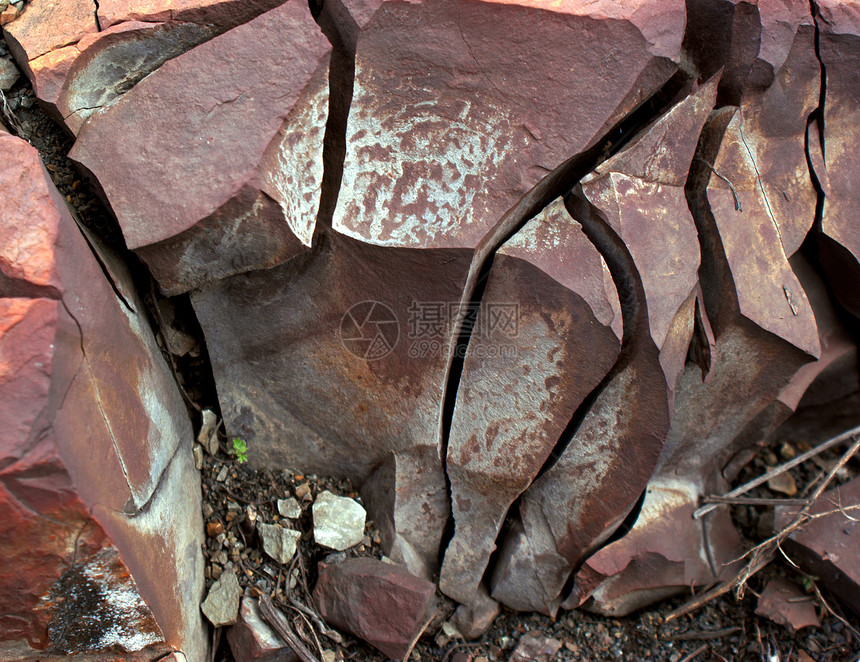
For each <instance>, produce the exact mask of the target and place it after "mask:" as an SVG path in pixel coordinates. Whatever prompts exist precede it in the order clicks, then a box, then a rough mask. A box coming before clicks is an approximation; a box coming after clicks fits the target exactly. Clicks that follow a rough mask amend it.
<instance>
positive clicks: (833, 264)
mask: <svg viewBox="0 0 860 662" xmlns="http://www.w3.org/2000/svg"><path fill="white" fill-rule="evenodd" d="M809 6H810V12H811V14H812V19H813V23H814V24H815V42H814V43H815V57H816V58H817V59H818V64H819V66H820V68H821V86H820V91H819V96H818V107H817V108H815V109H814V110H813V111H812V112H811V113H810V114H809V117H808V118H807V121H806V136H805V140H804V151H805V154H806V167H807V169H808V170H809V178H810V180H811V181H812V186H813V187H814V188H815V193H816V200H815V219H814V222H813V224H812V228H811V229H810V231H809V232H808V233H807V235H806V238H805V239H804V242H803V244H802V245H801V247H800V253H801V254H802V255H803V256H804V257H806V259H807V260H809V262H810V264H812V265H813V266H814V267H815V271H816V272H817V273H819V274H828V273H835V274H845V273H850V271H851V270H852V269H853V268H854V264H855V263H856V260H855V259H854V256H853V255H852V254H851V252H850V251H848V250H847V249H846V248H845V247H844V246H842V245H841V244H839V243H838V242H836V241H834V240H833V239H831V238H830V237H828V236H827V235H825V234H824V232H823V225H822V224H823V219H824V203H825V199H826V194H825V192H824V186H823V185H822V182H821V177H820V176H819V173H818V172H816V169H815V163H814V160H813V157H812V145H811V144H810V140H813V139H815V138H817V139H818V145H817V147H818V149H820V156H821V160H822V163H820V164H819V167H821V168H823V169H824V171H823V172H822V175H824V176H826V167H827V165H826V163H827V162H826V160H825V159H826V145H825V140H824V128H825V117H824V109H825V103H826V99H827V67H826V66H825V64H824V60H823V59H822V58H821V26H820V24H819V21H823V20H824V18H823V17H822V16H821V12H820V9H819V7H818V3H817V2H815V0H810V3H809ZM814 129H815V130H814ZM822 248H826V251H827V256H828V257H827V264H825V262H824V260H822V258H821V249H822ZM843 282H844V279H842V278H824V286H825V289H826V290H827V295H828V299H829V301H830V304H831V306H833V309H834V310H835V311H836V314H837V316H838V317H839V320H840V322H841V323H842V324H843V326H844V327H845V328H846V329H847V330H848V332H849V333H850V334H851V335H852V337H854V338H860V320H858V319H857V318H856V317H854V316H853V315H852V314H851V313H849V312H848V311H847V310H846V309H845V307H844V306H843V305H842V303H841V301H840V297H839V296H837V292H836V288H839V287H840V286H841V287H844V286H843V285H842V283H843ZM847 287H848V288H851V287H853V284H852V283H849V284H848V286H847ZM849 298H850V297H849Z"/></svg>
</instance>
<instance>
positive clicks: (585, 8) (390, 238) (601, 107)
mask: <svg viewBox="0 0 860 662" xmlns="http://www.w3.org/2000/svg"><path fill="white" fill-rule="evenodd" d="M646 6H647V11H645V10H644V8H645V7H646ZM683 25H684V5H683V3H681V2H676V1H670V0H663V1H661V2H658V3H642V2H629V3H625V4H623V5H622V4H618V3H611V2H599V3H593V4H588V5H583V4H581V3H578V2H567V1H566V2H560V3H555V4H554V5H553V6H552V7H545V5H544V3H541V2H537V1H532V0H522V1H519V2H507V1H506V2H491V1H477V2H465V3H450V2H445V1H441V0H429V1H425V2H416V3H403V2H395V1H389V2H384V3H383V4H382V6H381V8H380V9H379V10H378V11H377V12H376V14H375V15H374V17H373V19H372V20H371V21H370V22H368V24H367V25H366V26H365V27H364V29H363V30H362V31H361V32H360V34H359V38H358V50H357V54H356V77H355V92H354V96H353V103H352V108H351V110H350V118H349V125H348V129H347V159H346V163H345V169H344V179H343V189H342V191H341V196H340V199H339V200H338V206H337V211H336V213H335V217H334V227H335V229H337V230H338V231H339V232H343V233H345V234H348V235H350V236H352V237H355V238H359V239H362V240H364V241H370V242H372V243H376V244H381V245H391V246H410V247H425V248H426V247H429V246H431V245H433V246H440V247H451V248H453V247H458V246H471V247H474V246H476V245H477V244H478V242H479V241H480V240H481V239H482V238H483V237H484V236H485V235H486V234H487V232H488V231H489V230H490V228H492V227H493V226H494V225H495V224H496V223H497V222H498V221H499V219H500V218H501V217H502V215H503V214H504V213H505V212H506V211H507V210H508V209H509V208H510V207H512V206H513V204H514V203H515V202H516V201H517V200H518V199H519V198H520V197H521V196H522V195H523V194H524V193H526V192H527V191H528V190H529V189H530V188H532V186H534V184H536V183H537V182H538V181H539V180H540V179H541V178H542V177H543V176H544V175H546V174H547V173H548V172H549V171H550V170H552V169H553V168H555V167H557V166H558V165H559V164H561V163H562V162H564V161H565V160H567V159H568V158H570V157H571V156H574V155H575V154H577V153H579V152H582V151H584V150H585V149H586V148H587V147H589V146H591V145H593V144H594V143H595V142H596V141H597V140H599V139H600V138H601V137H602V136H603V135H604V134H605V133H606V132H607V131H608V129H609V128H610V127H611V126H612V125H613V124H615V123H616V122H617V121H618V120H619V119H620V118H622V117H623V116H624V115H625V114H626V113H628V112H629V111H631V110H632V109H634V108H635V107H636V106H637V105H638V104H639V103H641V102H642V101H644V100H645V99H646V98H647V97H648V96H649V95H650V94H653V92H654V91H656V90H657V89H658V88H659V87H660V85H662V83H664V82H665V81H666V80H667V79H668V78H669V77H670V76H671V75H672V73H674V71H675V70H676V67H675V62H677V61H678V57H679V52H680V43H681V38H682V34H683ZM512 35H516V38H512ZM537 41H539V42H540V43H541V44H544V45H545V46H546V47H545V48H543V49H542V50H541V52H540V56H539V57H537V56H536V53H535V50H534V44H535V43H536V42H537ZM610 43H611V44H613V49H615V50H614V51H613V57H612V58H606V57H605V49H604V46H603V45H605V44H610ZM583 44H589V45H591V46H590V47H587V48H584V47H583V46H582V45H583ZM584 74H585V75H584Z"/></svg>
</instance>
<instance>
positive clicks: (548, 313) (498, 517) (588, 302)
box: [439, 200, 621, 605]
mask: <svg viewBox="0 0 860 662" xmlns="http://www.w3.org/2000/svg"><path fill="white" fill-rule="evenodd" d="M620 335H621V310H620V306H619V303H618V296H617V294H616V292H615V285H614V284H613V283H612V279H611V276H610V274H609V270H608V269H607V267H606V264H605V263H604V261H603V259H602V258H601V257H600V253H598V252H597V250H596V249H595V248H594V246H592V244H591V243H590V242H589V241H588V239H587V238H586V237H585V235H584V234H583V233H582V230H581V228H580V226H579V224H578V223H576V222H575V221H574V220H573V219H572V218H570V215H569V214H568V213H567V212H566V210H565V208H564V204H563V202H562V201H560V200H558V201H556V202H554V203H553V204H551V205H550V206H549V207H547V208H546V209H545V210H544V211H543V212H541V213H540V214H539V215H538V216H537V217H536V218H534V219H533V220H532V221H529V223H528V224H527V225H526V226H525V227H524V228H523V229H522V230H521V231H520V232H518V233H517V234H516V235H515V236H514V237H513V238H512V239H511V240H510V241H508V242H507V243H506V244H505V245H504V246H502V248H501V249H500V250H499V251H498V253H497V254H496V256H495V258H494V261H493V267H492V270H491V271H490V275H489V281H488V283H487V287H486V290H485V291H484V295H483V297H482V300H481V306H480V309H479V310H478V311H477V320H476V324H475V326H474V328H473V330H472V335H471V339H470V342H469V348H468V351H467V354H466V357H465V361H464V365H463V372H462V375H461V377H460V384H459V387H458V394H457V404H456V407H455V409H454V415H453V422H452V425H451V433H450V437H449V442H448V458H447V464H446V469H447V473H448V477H449V480H450V481H451V495H452V512H453V516H454V522H455V531H454V537H453V539H452V540H451V542H450V543H449V545H448V548H447V550H446V552H445V561H444V563H443V565H442V571H441V576H440V580H439V584H440V587H441V589H442V590H443V591H444V592H445V594H446V595H448V596H450V597H452V598H454V599H455V600H457V601H458V602H460V603H461V604H464V605H469V604H471V603H472V601H473V600H474V599H475V597H476V596H477V595H478V593H477V588H478V585H479V583H480V582H481V579H482V577H483V575H484V571H485V570H486V567H487V563H488V562H489V559H490V554H491V553H492V552H493V550H494V549H495V540H496V537H497V536H498V533H499V530H500V529H501V527H502V523H503V521H504V519H505V515H506V514H507V512H508V508H509V507H510V506H511V504H512V503H513V502H514V500H515V499H516V498H517V497H519V495H520V494H522V492H523V491H524V490H525V489H526V488H527V487H528V486H529V484H531V482H532V480H533V479H534V477H535V476H536V475H537V473H538V471H539V470H540V468H541V467H542V466H543V465H544V463H545V462H546V460H547V458H548V457H549V455H550V452H551V451H552V450H553V448H554V447H555V444H556V442H557V441H558V438H559V437H560V436H561V434H562V432H563V431H564V429H565V428H566V427H567V425H568V423H569V422H570V419H571V418H572V417H573V415H574V413H575V411H576V409H577V407H579V405H580V404H581V403H582V401H583V400H584V399H585V397H586V396H587V395H588V394H589V393H590V392H591V391H592V390H593V389H594V388H595V387H596V386H597V385H598V384H599V383H600V381H601V380H602V379H603V377H604V376H605V375H606V373H608V372H609V370H610V368H611V367H612V366H613V364H614V363H615V360H616V358H617V357H618V351H619V349H620V347H621V338H620Z"/></svg>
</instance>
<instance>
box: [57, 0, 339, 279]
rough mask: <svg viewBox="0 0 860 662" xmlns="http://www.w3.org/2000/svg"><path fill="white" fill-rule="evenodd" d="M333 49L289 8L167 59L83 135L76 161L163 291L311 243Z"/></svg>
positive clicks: (302, 8) (261, 263)
mask: <svg viewBox="0 0 860 662" xmlns="http://www.w3.org/2000/svg"><path fill="white" fill-rule="evenodd" d="M285 35H289V40H287V41H285ZM285 49H286V50H285ZM330 50H331V47H330V46H329V44H328V41H327V40H326V38H325V37H324V36H323V34H322V33H321V32H320V29H319V27H318V26H317V25H316V23H314V21H313V18H312V17H311V14H310V10H309V9H308V7H307V4H306V3H304V2H301V1H300V0H290V1H289V2H287V3H285V4H283V5H282V6H280V7H278V8H276V9H274V10H272V11H269V12H267V13H265V14H263V15H262V16H259V17H258V18H256V19H254V20H252V21H250V22H248V23H246V24H244V25H242V26H239V27H238V28H234V29H233V30H230V31H228V32H226V33H225V34H223V35H221V36H219V37H216V38H215V39H212V40H210V41H208V42H206V43H204V44H202V45H200V46H198V47H196V48H194V49H192V50H190V51H188V52H187V53H184V54H183V55H181V56H179V57H176V58H174V59H172V60H169V61H168V62H166V63H165V64H163V65H162V66H161V67H160V68H159V69H158V70H157V71H156V72H154V73H153V74H152V75H150V76H148V77H147V78H145V79H144V80H143V81H141V82H140V83H138V84H137V85H136V86H135V87H134V88H133V89H132V90H131V91H130V92H128V93H127V94H125V95H124V96H123V97H122V98H121V99H119V100H118V101H117V102H115V103H114V104H113V105H112V106H111V107H110V109H109V110H108V111H106V112H105V113H103V114H102V115H100V116H99V118H98V119H99V121H98V122H97V123H93V122H90V123H88V124H87V126H86V127H84V129H83V130H82V131H81V134H80V136H79V138H78V141H77V143H76V144H75V147H74V148H73V150H72V152H71V157H72V158H73V159H75V160H76V161H78V162H79V163H81V165H82V166H83V167H84V168H85V169H86V170H88V171H89V172H90V173H92V175H93V176H94V177H95V178H96V179H97V180H98V182H99V185H100V186H101V188H102V189H103V190H104V192H105V195H106V197H107V200H108V202H109V203H110V206H111V208H112V209H113V211H114V212H115V214H116V216H117V220H118V221H119V223H120V226H121V228H122V231H123V235H124V236H125V238H126V242H127V243H128V245H129V247H130V248H133V249H136V250H137V251H138V253H139V255H140V256H141V257H142V258H143V259H144V261H145V262H146V263H147V264H148V265H149V267H150V269H152V271H153V273H154V275H155V277H156V278H157V280H158V281H159V284H160V285H161V287H162V289H163V290H164V291H165V292H167V293H171V294H176V293H179V292H183V291H186V290H188V289H189V288H191V287H198V286H201V285H203V284H205V283H206V282H209V281H211V280H217V279H219V278H223V277H225V276H229V275H231V274H235V273H239V272H242V271H246V270H249V269H258V268H264V267H271V266H274V265H276V264H278V263H280V262H283V261H284V260H286V259H288V258H291V257H293V256H295V255H297V254H298V253H300V252H302V251H304V250H305V246H304V244H309V243H310V234H311V233H312V232H313V227H314V223H315V218H316V213H317V208H318V204H319V189H320V185H321V180H322V138H323V131H324V127H325V120H326V116H327V103H328V101H327V99H328V92H327V82H326V76H327V67H328V59H329V54H330ZM132 182H133V183H132Z"/></svg>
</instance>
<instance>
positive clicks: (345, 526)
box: [313, 491, 367, 551]
mask: <svg viewBox="0 0 860 662" xmlns="http://www.w3.org/2000/svg"><path fill="white" fill-rule="evenodd" d="M313 513H314V540H315V541H316V542H317V544H318V545H322V546H323V547H329V548H330V549H335V550H337V551H343V550H345V549H349V548H350V547H352V546H353V545H357V544H358V543H360V542H361V540H362V538H364V520H365V517H366V515H367V513H366V512H365V510H364V508H362V507H361V504H359V503H358V502H356V501H355V500H354V499H350V498H349V497H341V496H336V495H334V494H332V493H331V492H328V491H325V492H321V493H320V494H319V496H317V499H316V501H315V502H314V506H313Z"/></svg>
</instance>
